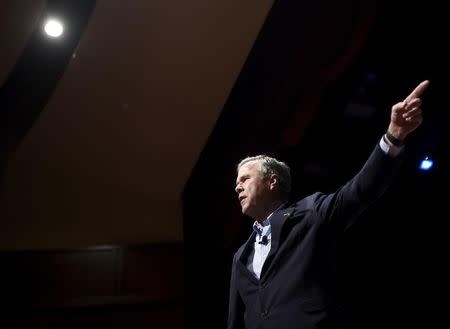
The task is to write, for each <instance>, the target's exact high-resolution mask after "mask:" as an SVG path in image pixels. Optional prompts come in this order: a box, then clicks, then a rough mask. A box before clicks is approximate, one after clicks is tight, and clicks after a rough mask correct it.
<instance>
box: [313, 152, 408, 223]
mask: <svg viewBox="0 0 450 329" xmlns="http://www.w3.org/2000/svg"><path fill="white" fill-rule="evenodd" d="M402 158H403V157H402V155H398V156H396V157H392V156H389V155H388V154H386V153H385V152H384V151H382V150H381V147H380V146H379V144H377V145H376V147H375V149H374V150H373V152H372V153H371V155H370V157H369V158H368V160H367V161H366V163H365V164H364V166H363V167H362V169H361V170H360V171H359V172H358V173H357V174H356V175H355V176H354V177H353V178H351V179H350V180H349V181H348V182H347V183H346V184H344V185H343V186H341V187H340V188H338V189H337V191H336V192H334V193H331V194H323V193H316V194H315V195H314V196H313V200H314V208H315V210H316V212H317V213H318V217H319V218H320V221H321V223H327V224H329V223H330V222H331V223H332V224H335V225H337V226H338V227H340V228H341V229H343V230H346V229H348V228H349V227H350V226H351V224H353V222H354V220H355V218H356V217H357V216H359V215H360V214H361V213H362V212H363V211H364V210H365V209H367V207H368V206H369V205H370V204H372V203H373V202H374V201H376V200H377V199H378V198H380V197H381V196H382V194H383V193H384V192H385V191H386V190H387V188H388V187H389V185H390V184H391V182H392V181H393V178H394V177H395V174H396V173H397V171H398V168H399V167H400V165H401V163H402Z"/></svg>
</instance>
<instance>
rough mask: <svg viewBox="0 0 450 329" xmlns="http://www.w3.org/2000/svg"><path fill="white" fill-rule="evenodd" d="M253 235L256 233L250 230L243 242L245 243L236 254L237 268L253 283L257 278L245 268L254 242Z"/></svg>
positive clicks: (256, 281)
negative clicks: (250, 232) (248, 235)
mask: <svg viewBox="0 0 450 329" xmlns="http://www.w3.org/2000/svg"><path fill="white" fill-rule="evenodd" d="M255 236H256V233H255V232H252V234H251V235H250V237H249V238H248V240H247V242H245V244H244V245H243V248H242V249H241V252H240V253H238V254H237V259H238V261H237V266H238V269H239V270H240V271H241V272H242V273H243V274H244V275H246V276H247V277H248V278H249V279H250V280H252V281H253V282H255V283H258V279H257V278H256V277H255V276H254V275H253V274H252V273H251V272H250V271H249V270H248V268H247V262H248V257H249V255H250V253H251V251H252V249H253V248H254V246H253V244H254V242H255Z"/></svg>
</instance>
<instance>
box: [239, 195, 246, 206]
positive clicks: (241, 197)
mask: <svg viewBox="0 0 450 329" xmlns="http://www.w3.org/2000/svg"><path fill="white" fill-rule="evenodd" d="M245 198H246V196H240V197H239V203H240V204H242V201H243V200H245Z"/></svg>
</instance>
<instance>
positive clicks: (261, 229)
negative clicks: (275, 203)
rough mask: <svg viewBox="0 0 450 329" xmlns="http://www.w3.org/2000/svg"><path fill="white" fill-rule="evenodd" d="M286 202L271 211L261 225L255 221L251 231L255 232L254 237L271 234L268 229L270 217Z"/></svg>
mask: <svg viewBox="0 0 450 329" xmlns="http://www.w3.org/2000/svg"><path fill="white" fill-rule="evenodd" d="M285 203H286V202H283V203H282V204H281V205H280V206H279V207H278V208H277V209H275V210H274V211H272V212H271V213H270V215H269V216H267V218H266V219H265V220H264V221H263V222H262V224H260V223H259V222H258V221H255V222H254V223H253V231H255V232H256V236H261V235H270V233H271V229H270V224H271V223H270V217H272V215H273V213H274V212H275V211H277V210H278V209H280V208H281V207H283V205H284V204H285Z"/></svg>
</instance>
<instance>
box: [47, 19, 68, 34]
mask: <svg viewBox="0 0 450 329" xmlns="http://www.w3.org/2000/svg"><path fill="white" fill-rule="evenodd" d="M44 30H45V33H47V35H48V36H50V37H52V38H58V37H59V36H61V34H62V33H63V30H64V29H63V25H62V23H61V22H60V21H58V20H56V19H53V18H52V19H48V20H47V21H46V22H45V25H44Z"/></svg>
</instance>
